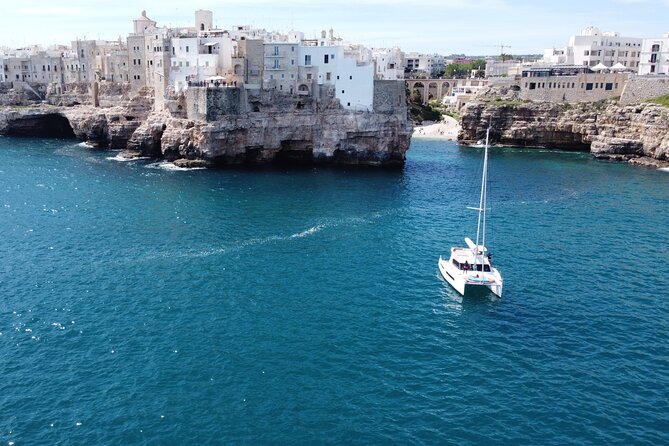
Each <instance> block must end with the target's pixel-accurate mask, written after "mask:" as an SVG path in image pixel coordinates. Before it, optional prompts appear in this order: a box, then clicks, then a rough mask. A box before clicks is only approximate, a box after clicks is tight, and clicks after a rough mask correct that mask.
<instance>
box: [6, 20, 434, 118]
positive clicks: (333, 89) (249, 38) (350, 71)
mask: <svg viewBox="0 0 669 446" xmlns="http://www.w3.org/2000/svg"><path fill="white" fill-rule="evenodd" d="M433 59H435V58H434V56H429V58H428V59H426V61H428V62H429V65H427V67H429V68H430V69H431V68H432V67H433V66H439V62H438V60H433ZM441 59H442V61H443V58H441ZM0 66H1V67H2V69H0V73H1V77H0V81H14V82H17V81H18V82H23V83H29V84H39V85H37V86H38V88H37V90H40V89H41V90H44V91H54V92H61V91H62V92H66V91H68V92H69V91H77V92H79V93H81V92H82V91H84V92H85V91H86V84H88V88H89V91H90V92H91V94H92V97H93V98H95V99H94V103H97V94H98V93H97V92H98V91H99V88H100V84H102V83H117V84H124V85H125V86H129V87H130V90H131V91H132V92H135V93H136V92H137V91H139V90H140V89H141V88H143V87H150V88H152V89H153V90H154V92H155V104H156V108H161V107H163V106H164V104H165V100H166V98H168V97H169V95H170V94H171V92H179V91H183V90H185V89H188V88H191V87H208V88H210V87H226V86H227V87H229V86H238V87H243V88H244V89H248V90H252V89H260V88H263V89H274V90H277V91H280V92H283V93H285V94H292V95H297V96H303V95H323V94H329V95H331V96H332V97H336V98H337V99H339V102H340V104H341V106H342V107H344V108H347V109H352V110H371V109H372V108H373V104H374V80H375V77H376V79H379V80H384V79H385V80H388V79H392V80H397V79H401V78H402V77H403V73H404V66H403V54H402V52H401V51H400V49H399V48H392V49H390V50H377V51H376V52H374V51H372V50H370V49H368V48H365V47H363V46H359V45H357V46H356V45H350V44H347V43H345V42H344V41H343V40H342V39H341V38H335V36H334V32H333V30H330V31H329V33H328V32H326V31H323V32H322V33H321V35H320V38H315V39H305V38H304V34H302V33H301V32H298V31H291V32H289V33H288V34H280V33H276V32H268V31H266V30H262V29H261V30H259V29H254V28H252V27H250V26H237V27H234V28H233V30H232V31H225V30H220V29H216V28H215V27H214V25H213V14H212V12H211V11H205V10H198V11H196V12H195V21H194V26H192V27H185V28H167V27H158V26H157V23H156V22H155V21H153V20H151V19H150V18H148V17H147V15H146V11H142V14H141V16H140V17H139V18H137V19H135V20H134V21H133V32H132V33H130V35H129V36H128V37H127V40H126V42H122V41H121V40H120V39H119V41H111V42H110V41H100V40H76V41H73V42H72V44H71V47H69V48H58V49H56V50H54V51H43V50H40V49H37V48H27V49H25V50H24V51H17V52H15V54H13V55H12V56H9V57H8V56H1V57H0ZM376 70H378V71H377V72H375V71H376ZM71 84H77V85H76V88H73V89H70V88H69V85H71ZM45 86H46V88H44V87H45ZM73 87H74V86H73ZM58 94H60V93H58Z"/></svg>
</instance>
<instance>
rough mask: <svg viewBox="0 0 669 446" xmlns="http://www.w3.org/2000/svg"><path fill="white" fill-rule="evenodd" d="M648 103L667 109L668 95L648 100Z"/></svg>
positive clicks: (668, 104) (668, 103)
mask: <svg viewBox="0 0 669 446" xmlns="http://www.w3.org/2000/svg"><path fill="white" fill-rule="evenodd" d="M648 102H652V103H653V104H658V105H661V106H663V107H669V94H665V95H664V96H660V97H657V98H655V99H649V100H648Z"/></svg>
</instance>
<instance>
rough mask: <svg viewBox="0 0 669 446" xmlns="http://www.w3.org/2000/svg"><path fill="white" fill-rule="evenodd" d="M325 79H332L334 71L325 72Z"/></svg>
mask: <svg viewBox="0 0 669 446" xmlns="http://www.w3.org/2000/svg"><path fill="white" fill-rule="evenodd" d="M325 80H326V81H330V80H332V73H325Z"/></svg>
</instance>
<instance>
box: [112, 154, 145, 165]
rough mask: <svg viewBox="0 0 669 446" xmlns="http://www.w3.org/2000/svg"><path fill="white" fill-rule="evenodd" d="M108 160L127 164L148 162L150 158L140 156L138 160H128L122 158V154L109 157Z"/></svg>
mask: <svg viewBox="0 0 669 446" xmlns="http://www.w3.org/2000/svg"><path fill="white" fill-rule="evenodd" d="M107 159H108V160H109V161H118V162H120V163H127V162H129V161H141V160H148V159H150V158H149V157H145V156H140V157H137V158H126V157H125V156H121V154H120V153H119V154H118V155H116V156H108V157H107Z"/></svg>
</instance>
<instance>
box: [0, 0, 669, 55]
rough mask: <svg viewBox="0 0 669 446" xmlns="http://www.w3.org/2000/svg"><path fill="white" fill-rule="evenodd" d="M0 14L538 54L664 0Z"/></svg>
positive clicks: (84, 8) (0, 32)
mask: <svg viewBox="0 0 669 446" xmlns="http://www.w3.org/2000/svg"><path fill="white" fill-rule="evenodd" d="M5 3H6V4H4V5H3V6H2V13H1V14H0V46H7V47H11V48H18V47H23V46H27V45H32V44H42V45H51V44H54V43H62V44H69V43H70V42H71V41H72V40H76V39H77V38H79V39H84V38H85V39H105V40H116V39H118V38H119V36H121V37H123V38H125V37H127V35H128V33H129V32H131V29H132V20H134V19H136V18H138V17H139V16H140V14H141V11H142V10H146V11H147V15H148V17H149V18H151V19H152V20H155V21H157V22H158V26H163V25H168V26H172V27H176V26H193V21H194V18H193V15H194V10H196V9H209V10H211V11H213V12H214V24H215V25H216V26H217V27H218V28H221V29H229V28H231V27H232V26H233V25H242V24H249V25H252V26H254V27H257V28H265V29H267V30H276V31H282V32H287V31H289V30H291V29H295V30H299V31H302V32H304V33H305V36H306V37H308V38H310V37H314V36H316V35H317V34H318V33H320V30H322V29H330V28H333V29H334V32H335V35H336V36H339V37H342V38H344V39H345V40H347V41H349V42H352V43H360V44H364V45H366V46H369V47H391V46H399V47H400V48H402V50H404V51H405V52H410V51H418V52H423V53H440V54H443V55H449V54H460V53H464V54H467V55H495V54H499V53H500V45H505V46H506V48H505V49H504V52H505V53H507V54H509V53H510V54H541V53H543V49H544V48H551V47H563V46H565V45H566V44H567V42H568V39H569V36H572V35H574V34H579V33H580V32H581V30H582V29H583V28H585V27H587V26H590V25H593V26H597V27H599V28H600V29H601V30H602V31H617V32H619V33H620V34H621V35H622V36H627V37H647V38H653V37H661V36H662V35H663V34H665V33H669V0H592V1H589V0H553V1H541V2H540V1H536V0H533V1H530V0H422V1H412V2H409V1H406V0H405V1H402V0H355V1H349V0H338V1H325V2H322V1H318V0H311V1H310V0H280V1H269V0H244V1H237V2H227V1H221V0H218V1H216V0H195V1H188V2H184V1H176V0H144V1H142V0H111V1H109V0H108V1H99V0H20V1H11V2H10V1H7V2H5Z"/></svg>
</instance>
